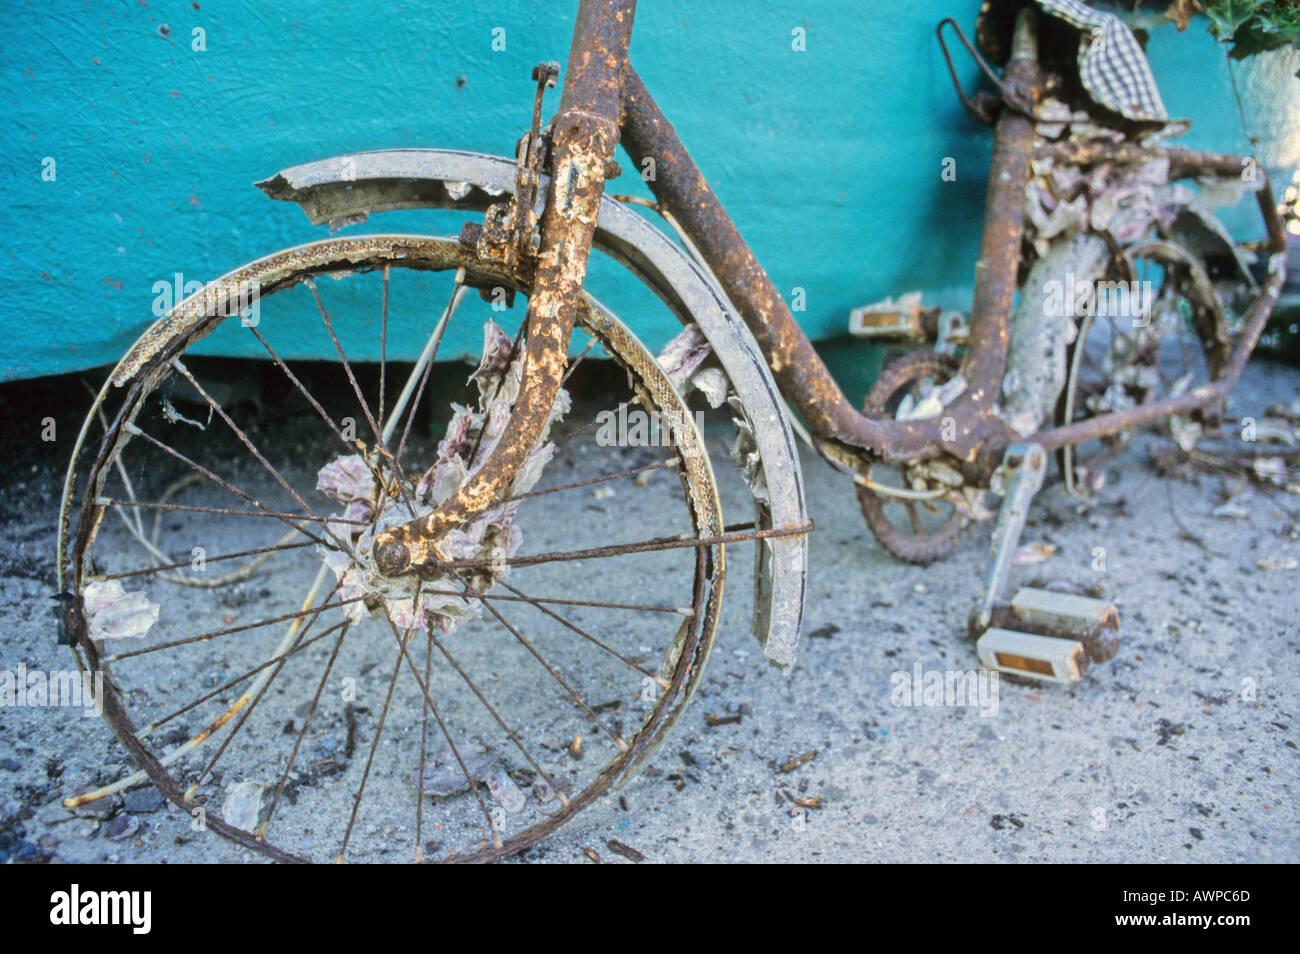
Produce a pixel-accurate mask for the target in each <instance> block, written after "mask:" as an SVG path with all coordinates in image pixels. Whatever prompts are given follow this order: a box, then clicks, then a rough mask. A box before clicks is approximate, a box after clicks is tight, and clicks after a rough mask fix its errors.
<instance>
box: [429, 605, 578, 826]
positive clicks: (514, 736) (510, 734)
mask: <svg viewBox="0 0 1300 954" xmlns="http://www.w3.org/2000/svg"><path fill="white" fill-rule="evenodd" d="M429 641H430V643H432V644H433V645H434V646H437V647H438V651H439V652H441V653H442V654H443V656H445V657H446V659H447V662H448V663H450V664H451V668H452V669H454V670H456V672H457V674H458V675H459V676H460V678H461V679H463V680H464V681H465V685H467V686H469V689H470V692H472V693H474V695H475V697H476V698H477V699H478V701H479V702H481V703H483V707H484V708H485V709H487V711H488V712H489V713H490V714H491V716H492V719H493V720H494V721H495V722H496V724H497V725H499V726H500V727H501V731H503V732H505V734H506V738H508V739H509V740H510V741H511V742H513V743H514V744H515V748H517V749H518V750H519V752H520V754H521V755H523V757H524V760H525V761H527V762H528V764H529V765H531V766H532V767H533V771H535V772H536V773H537V774H538V775H540V776H541V777H542V780H543V781H545V782H546V784H547V785H549V786H550V787H551V791H552V792H554V793H555V797H556V798H558V799H559V800H560V804H561V805H568V804H569V800H568V798H566V797H565V795H564V793H562V792H561V791H560V789H559V788H558V787H557V786H556V784H555V780H554V779H552V778H551V777H550V776H549V775H548V774H546V770H545V769H543V768H542V767H541V766H540V765H538V764H537V760H536V759H535V758H533V756H532V753H531V752H529V751H528V747H527V746H525V745H524V743H523V742H521V741H520V740H519V733H517V732H516V731H515V730H514V729H512V728H510V726H509V725H507V724H506V721H505V719H503V718H501V715H500V713H498V712H497V710H496V708H495V707H494V706H493V705H492V703H490V702H488V700H487V697H486V696H484V695H483V693H482V691H481V690H480V689H479V687H478V686H477V685H475V684H474V680H473V679H471V678H470V677H469V675H468V674H467V673H466V672H465V670H464V669H462V668H461V666H460V663H458V662H456V659H455V657H454V656H452V654H451V653H450V652H449V651H448V649H447V647H446V646H444V645H443V644H442V640H440V639H438V637H436V636H434V635H433V631H432V630H430V631H429Z"/></svg>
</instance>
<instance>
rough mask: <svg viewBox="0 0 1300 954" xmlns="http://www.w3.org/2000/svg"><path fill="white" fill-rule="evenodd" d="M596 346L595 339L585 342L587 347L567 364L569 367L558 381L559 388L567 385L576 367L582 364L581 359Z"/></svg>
mask: <svg viewBox="0 0 1300 954" xmlns="http://www.w3.org/2000/svg"><path fill="white" fill-rule="evenodd" d="M595 346H596V339H595V338H592V339H590V340H589V341H588V342H587V346H586V347H585V348H583V349H582V351H581V352H579V354H578V356H577V357H576V358H574V359H573V360H572V361H570V362H569V367H568V368H567V369H566V370H565V372H564V377H563V378H561V379H560V387H564V386H565V385H566V384H568V383H569V378H571V377H573V372H574V371H577V370H578V365H580V364H582V359H583V358H585V357H586V356H587V352H588V351H590V350H591V349H592V348H594V347H595Z"/></svg>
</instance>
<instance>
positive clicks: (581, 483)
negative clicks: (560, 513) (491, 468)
mask: <svg viewBox="0 0 1300 954" xmlns="http://www.w3.org/2000/svg"><path fill="white" fill-rule="evenodd" d="M678 463H680V462H679V461H678V460H677V458H675V457H674V458H672V459H670V460H665V461H660V462H659V463H657V464H647V465H646V466H644V467H634V468H632V469H631V470H625V471H622V472H620V473H617V474H604V475H602V476H600V477H592V478H590V479H588V480H578V481H574V482H573V483H571V484H561V485H560V486H558V487H547V488H546V489H545V490H530V491H529V492H528V493H526V494H519V495H518V496H515V497H507V498H506V499H505V500H503V501H501V502H502V503H503V504H508V503H513V502H514V501H516V500H527V499H528V498H529V497H541V496H544V495H545V494H558V493H559V492H560V491H561V490H573V489H575V488H577V487H590V486H591V485H592V484H601V483H604V482H605V481H609V480H622V479H623V478H624V477H635V476H636V475H637V474H648V473H650V472H651V471H653V470H662V469H663V468H665V467H676V466H677V465H678Z"/></svg>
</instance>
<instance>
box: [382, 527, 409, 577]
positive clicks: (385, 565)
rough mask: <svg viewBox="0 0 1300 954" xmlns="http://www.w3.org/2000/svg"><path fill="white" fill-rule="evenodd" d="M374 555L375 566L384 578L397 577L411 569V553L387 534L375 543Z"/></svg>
mask: <svg viewBox="0 0 1300 954" xmlns="http://www.w3.org/2000/svg"><path fill="white" fill-rule="evenodd" d="M374 554H375V566H376V567H378V568H379V572H380V573H382V574H384V576H399V575H400V574H402V573H405V572H406V571H407V570H409V569H410V568H411V551H410V550H408V549H407V548H406V545H405V544H404V543H402V542H401V541H400V540H396V539H394V538H393V537H391V536H389V535H388V534H382V535H381V536H380V537H379V538H378V539H377V540H376V541H375V549H374Z"/></svg>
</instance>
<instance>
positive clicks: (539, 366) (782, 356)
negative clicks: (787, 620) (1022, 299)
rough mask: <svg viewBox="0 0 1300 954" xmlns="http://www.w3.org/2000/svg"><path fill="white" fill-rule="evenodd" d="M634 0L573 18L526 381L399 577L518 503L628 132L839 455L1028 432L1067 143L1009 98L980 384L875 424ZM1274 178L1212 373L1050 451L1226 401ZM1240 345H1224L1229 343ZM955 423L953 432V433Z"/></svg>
mask: <svg viewBox="0 0 1300 954" xmlns="http://www.w3.org/2000/svg"><path fill="white" fill-rule="evenodd" d="M635 12H636V0H605V2H599V0H582V2H581V3H580V5H579V9H578V14H577V18H576V21H575V24H574V32H573V41H572V44H571V47H570V50H569V60H568V64H569V65H568V71H567V75H566V77H565V81H564V88H563V94H562V98H561V103H560V110H559V112H558V113H557V114H556V116H555V118H554V121H553V125H552V133H551V146H550V148H551V153H550V156H551V177H550V186H549V193H548V196H547V202H546V206H545V211H544V213H543V215H542V218H541V223H540V233H541V244H540V249H539V252H538V255H537V260H536V271H535V290H534V294H533V296H532V297H531V298H530V300H529V307H528V314H527V319H526V320H527V344H526V351H525V368H524V375H525V386H524V387H523V389H522V391H521V394H522V395H523V396H522V397H521V399H520V402H519V406H517V407H516V408H515V410H514V413H513V414H512V416H511V418H510V421H509V423H508V425H507V427H506V431H505V433H504V435H503V436H502V438H501V440H500V443H499V444H498V445H497V447H496V448H495V450H494V452H493V454H492V455H491V457H490V458H489V460H488V461H487V462H486V463H485V464H484V466H483V467H482V468H481V469H480V470H479V471H478V472H477V474H476V475H475V476H474V477H473V478H472V479H471V480H470V481H469V482H468V483H467V484H466V486H465V487H464V488H463V489H462V490H461V492H460V493H459V494H458V495H457V496H456V497H455V498H453V499H452V500H450V501H448V502H447V503H446V504H444V505H442V506H441V507H439V508H438V509H437V510H435V511H434V512H433V513H431V514H429V515H428V516H426V517H424V518H423V519H421V520H417V521H412V522H411V523H409V524H406V525H405V526H402V527H397V528H394V529H393V530H391V531H389V532H387V533H385V534H383V535H381V536H380V538H379V539H378V540H377V545H376V550H375V556H376V560H377V562H378V563H379V565H380V567H381V568H382V569H383V570H384V571H385V572H387V573H393V574H396V573H401V572H404V571H405V570H407V569H409V568H410V567H411V566H412V565H419V564H427V563H431V562H436V560H437V559H438V555H437V550H436V546H435V542H436V540H437V538H438V537H439V535H440V534H441V533H442V532H443V531H445V530H446V529H449V528H451V527H453V526H455V525H457V524H459V523H462V522H464V520H466V519H468V518H469V517H470V516H472V515H473V514H474V513H476V512H479V511H480V510H481V509H483V508H484V507H486V506H490V505H491V504H492V502H494V501H495V500H497V499H499V498H500V497H502V496H504V493H505V488H506V487H508V486H509V485H510V483H511V481H512V480H513V478H514V475H515V473H516V472H517V470H518V468H519V466H520V464H521V463H522V461H523V460H524V458H525V457H526V455H527V454H528V452H529V450H531V448H532V447H533V446H534V445H535V443H536V441H537V438H538V436H539V434H540V432H541V427H542V425H543V422H544V421H545V419H546V416H547V414H548V413H549V411H550V408H551V406H552V404H553V403H554V400H555V396H556V393H557V391H558V388H559V384H560V379H561V376H562V375H563V372H564V368H565V363H566V356H567V351H568V342H569V336H570V333H571V332H572V330H573V325H574V314H575V304H576V301H577V299H578V296H579V295H580V294H581V290H582V284H583V280H584V278H585V272H586V263H587V257H588V255H589V253H590V249H591V243H592V238H593V234H594V231H595V222H596V214H597V210H598V208H599V204H600V200H601V196H602V195H603V192H604V187H605V179H606V172H607V168H608V166H609V164H610V163H611V162H612V160H613V156H614V150H615V148H616V147H617V145H618V144H619V142H620V140H621V141H622V143H623V145H624V147H625V148H626V149H627V151H628V153H629V155H631V156H632V158H633V160H634V161H636V162H637V163H638V164H641V163H642V162H643V160H644V159H646V158H653V159H654V161H655V169H656V175H655V177H654V179H653V180H652V181H651V182H650V183H649V184H650V187H651V189H652V191H653V192H654V194H655V196H656V198H657V199H658V200H659V203H660V205H661V207H662V208H663V209H665V210H666V211H667V212H668V213H669V214H670V215H672V216H673V217H674V218H675V219H676V220H677V221H678V222H679V223H680V225H681V227H682V228H683V230H684V232H685V234H686V235H687V236H688V237H689V238H690V240H691V242H692V243H693V244H694V245H695V247H696V248H697V249H698V250H699V252H700V254H701V256H702V257H703V259H704V260H705V262H707V264H708V266H709V268H710V270H711V271H712V272H713V274H714V276H715V277H716V278H717V280H718V282H719V284H720V285H721V287H722V289H723V291H724V292H725V293H726V294H727V296H728V298H729V299H730V300H731V302H732V304H733V305H734V306H735V308H736V310H737V312H738V313H739V314H740V316H741V317H742V318H743V319H744V321H745V323H746V325H747V326H748V327H749V329H750V331H751V332H752V333H753V335H754V338H755V339H756V341H757V342H758V345H759V347H760V348H761V350H762V352H763V355H764V357H765V358H766V360H767V363H768V365H769V367H770V368H771V370H772V373H773V375H774V376H775V378H776V380H777V382H778V384H779V386H780V388H781V390H782V392H783V393H784V394H785V396H786V398H787V399H788V400H789V401H790V403H791V404H792V405H793V406H794V408H795V409H796V410H797V411H798V412H799V414H800V415H801V416H802V417H803V418H804V420H805V421H806V422H807V424H808V428H809V430H810V431H811V432H812V434H813V435H814V438H815V439H816V440H817V441H818V442H819V447H820V449H821V450H822V452H823V455H824V456H826V457H827V458H828V459H829V460H831V461H832V463H836V464H837V465H838V466H841V467H843V468H846V469H848V468H852V467H853V466H854V463H855V462H857V463H858V464H859V465H860V464H862V463H868V462H869V461H871V460H882V461H889V462H901V461H913V460H921V459H925V458H931V457H937V456H944V457H946V458H948V459H949V460H951V461H952V462H953V463H955V464H956V465H957V466H958V467H959V469H960V470H961V471H962V473H963V475H964V476H966V477H967V479H970V480H975V481H985V480H987V478H988V476H989V475H990V474H991V473H992V471H993V470H994V469H995V468H996V467H997V466H998V464H999V463H1000V461H1001V459H1002V456H1003V454H1004V452H1005V450H1006V449H1007V447H1008V446H1010V445H1011V444H1013V443H1015V442H1017V441H1020V440H1022V439H1023V438H1022V437H1021V436H1020V435H1018V434H1016V433H1015V432H1014V431H1013V430H1011V428H1010V427H1009V426H1008V425H1007V424H1006V423H1005V422H1004V421H1003V420H1002V419H1001V417H999V416H998V414H997V402H998V398H999V396H1000V393H1001V382H1002V377H1003V374H1004V372H1005V370H1006V360H1007V348H1008V325H1009V319H1010V315H1011V313H1012V309H1013V307H1014V303H1015V296H1016V287H1017V272H1018V267H1019V263H1020V247H1021V239H1022V236H1023V233H1024V195H1025V191H1026V188H1027V186H1028V184H1029V181H1030V175H1031V164H1032V162H1033V160H1034V159H1035V158H1036V157H1038V156H1040V155H1048V154H1052V153H1053V152H1054V151H1059V150H1060V149H1061V148H1063V147H1061V146H1059V145H1056V144H1051V143H1046V142H1043V141H1041V140H1040V139H1039V138H1038V136H1037V133H1036V127H1035V121H1034V119H1033V118H1032V117H1031V116H1030V115H1029V114H1028V112H1027V110H1024V109H1019V108H1014V107H1013V106H1011V105H1009V106H1008V107H1007V108H1004V109H1003V110H1002V112H1001V115H1000V116H999V118H998V120H997V125H996V133H995V145H994V151H993V158H992V162H991V166H990V172H989V186H988V191H987V194H986V200H985V218H984V228H983V233H982V236H981V241H980V255H979V259H978V260H977V262H976V265H975V288H974V299H973V303H972V309H971V319H970V338H969V344H968V346H967V350H966V354H965V357H964V359H963V362H962V374H963V375H964V376H965V378H966V380H967V388H966V390H965V392H964V393H962V394H961V395H960V396H959V397H958V398H957V399H956V400H955V401H954V402H953V403H952V404H950V405H949V406H948V407H947V408H946V414H945V415H944V417H943V418H931V419H928V420H917V421H892V420H875V419H871V418H868V417H866V416H864V415H863V414H860V413H859V412H858V411H856V410H855V409H854V408H853V407H852V406H851V405H850V404H849V403H848V401H847V399H846V398H845V397H844V394H843V392H842V391H841V389H840V387H839V385H838V384H836V382H835V380H834V379H833V378H832V377H831V375H830V372H829V371H828V370H827V368H826V366H825V365H824V364H823V363H822V361H821V360H820V359H819V358H818V356H817V354H816V352H815V351H814V349H813V346H812V343H811V342H810V341H809V340H808V337H807V336H806V335H805V334H804V332H803V330H802V329H801V328H800V327H799V325H798V323H797V322H796V321H795V319H794V316H793V315H792V314H791V313H790V310H789V308H788V307H787V306H786V304H785V302H784V301H783V300H782V299H781V296H780V294H779V293H778V292H777V290H776V288H775V287H774V286H773V284H772V282H771V280H770V279H769V278H768V276H767V273H766V272H765V271H764V270H763V268H762V266H761V265H760V264H759V262H758V260H757V259H756V258H755V257H754V254H753V252H752V251H751V250H750V249H749V247H748V245H747V244H746V243H745V241H744V239H743V238H742V237H741V235H740V232H739V230H738V229H737V228H736V225H735V223H734V222H733V221H732V220H731V218H730V216H728V214H727V212H726V210H725V209H724V208H723V206H722V204H721V202H719V201H718V198H717V196H716V195H714V193H713V190H712V189H711V188H710V187H709V185H708V182H707V181H706V180H705V178H704V175H703V174H702V173H701V172H700V170H699V168H698V167H697V166H696V165H695V163H694V161H693V160H692V159H691V157H690V154H689V153H688V152H687V150H686V147H685V146H684V145H683V144H682V142H681V140H680V139H679V138H678V136H677V133H676V131H675V130H674V129H673V127H672V125H671V123H669V121H668V119H667V118H666V117H665V116H664V114H663V112H662V111H661V110H660V108H659V106H658V105H657V104H656V103H655V101H654V98H653V97H652V96H651V95H650V93H649V91H648V90H647V89H646V87H645V84H644V83H643V82H642V81H641V78H640V77H639V76H638V75H637V73H636V71H635V70H634V69H633V68H632V65H631V63H630V62H629V58H628V45H629V42H630V40H631V35H632V24H633V19H634V16H635ZM1043 82H1044V77H1043V74H1042V71H1041V69H1040V67H1039V64H1038V50H1037V30H1036V22H1035V13H1034V12H1033V11H1032V10H1031V9H1028V8H1026V9H1024V10H1022V11H1021V13H1020V14H1019V15H1018V19H1017V25H1016V30H1015V38H1014V41H1013V46H1012V52H1011V58H1010V60H1009V62H1008V65H1007V67H1006V70H1005V73H1004V77H1003V86H1004V88H1005V89H1007V90H1010V91H1014V93H1015V99H1016V101H1017V102H1022V103H1028V104H1032V103H1033V102H1036V101H1037V100H1038V98H1039V97H1040V96H1041V94H1042V92H1043ZM1167 155H1168V156H1169V158H1170V178H1171V179H1176V178H1189V177H1194V176H1197V175H1205V174H1210V175H1218V176H1223V175H1237V174H1239V173H1240V171H1241V169H1242V159H1241V158H1240V157H1236V156H1228V155H1220V154H1214V153H1204V152H1194V151H1191V150H1183V149H1170V150H1167ZM1259 173H1260V174H1261V175H1264V181H1263V182H1262V184H1261V188H1260V189H1259V190H1258V191H1257V201H1258V203H1259V207H1260V212H1261V215H1262V216H1263V219H1264V222H1265V227H1266V232H1267V251H1268V256H1269V261H1268V277H1267V278H1266V279H1265V281H1264V282H1263V284H1262V285H1261V288H1260V293H1259V297H1258V298H1257V299H1256V300H1255V302H1254V304H1253V305H1252V307H1251V308H1250V309H1249V311H1248V312H1247V314H1246V316H1245V320H1244V322H1243V326H1242V328H1241V331H1240V332H1239V333H1238V335H1237V338H1236V341H1235V342H1233V343H1232V344H1231V351H1230V354H1229V355H1228V357H1227V359H1226V361H1224V363H1223V364H1222V367H1221V368H1220V369H1219V373H1218V375H1217V376H1216V377H1215V378H1214V380H1213V381H1212V382H1211V383H1210V384H1207V385H1205V386H1202V387H1199V388H1194V389H1192V390H1190V391H1188V392H1186V393H1184V394H1182V395H1179V396H1176V397H1172V398H1166V399H1162V400H1158V401H1154V402H1151V403H1149V404H1145V405H1142V406H1139V407H1135V408H1132V409H1129V410H1124V411H1117V412H1111V413H1107V414H1102V415H1099V416H1097V417H1092V418H1088V419H1086V420H1082V421H1079V422H1075V423H1071V424H1066V425H1064V426H1061V427H1054V428H1049V429H1047V430H1044V431H1041V432H1039V433H1038V434H1036V435H1034V436H1033V438H1032V440H1034V441H1036V442H1037V443H1038V444H1040V445H1041V446H1042V447H1043V448H1044V449H1045V450H1047V451H1054V450H1057V449H1060V448H1064V447H1067V446H1072V445H1074V444H1078V443H1080V442H1083V441H1087V440H1092V439H1096V438H1101V437H1107V436H1111V435H1114V434H1118V433H1120V432H1121V431H1125V430H1129V429H1132V428H1136V427H1141V426H1143V425H1146V424H1149V423H1151V422H1153V421H1156V420H1158V419H1161V418H1165V417H1168V416H1170V415H1173V414H1187V413H1190V412H1192V411H1195V410H1196V409H1198V408H1203V407H1205V406H1207V405H1209V404H1212V403H1214V402H1216V401H1219V400H1221V399H1222V398H1223V397H1225V396H1226V395H1227V393H1228V392H1229V391H1230V390H1231V389H1232V387H1233V386H1234V385H1235V384H1236V381H1237V379H1238V377H1239V376H1240V374H1241V371H1242V369H1243V368H1244V366H1245V363H1246V361H1247V359H1248V358H1249V356H1250V353H1251V352H1252V350H1253V349H1254V347H1255V345H1256V343H1257V342H1258V340H1259V337H1260V335H1261V333H1262V332H1263V330H1264V326H1265V324H1266V323H1267V321H1268V316H1269V314H1270V313H1271V311H1272V308H1273V305H1274V303H1275V302H1276V300H1277V296H1278V294H1279V292H1280V290H1281V287H1282V283H1283V281H1284V279H1285V258H1286V239H1285V233H1284V230H1283V226H1282V222H1281V219H1280V218H1279V216H1278V212H1277V209H1276V206H1275V204H1274V201H1273V195H1272V190H1271V188H1270V186H1269V183H1268V180H1267V176H1266V174H1264V172H1263V170H1262V169H1261V170H1259ZM1226 345H1227V343H1225V347H1226ZM948 418H950V419H951V420H952V421H953V422H954V423H955V429H954V430H953V432H950V433H948V434H946V435H945V434H943V433H941V428H942V422H943V420H944V419H948Z"/></svg>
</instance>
